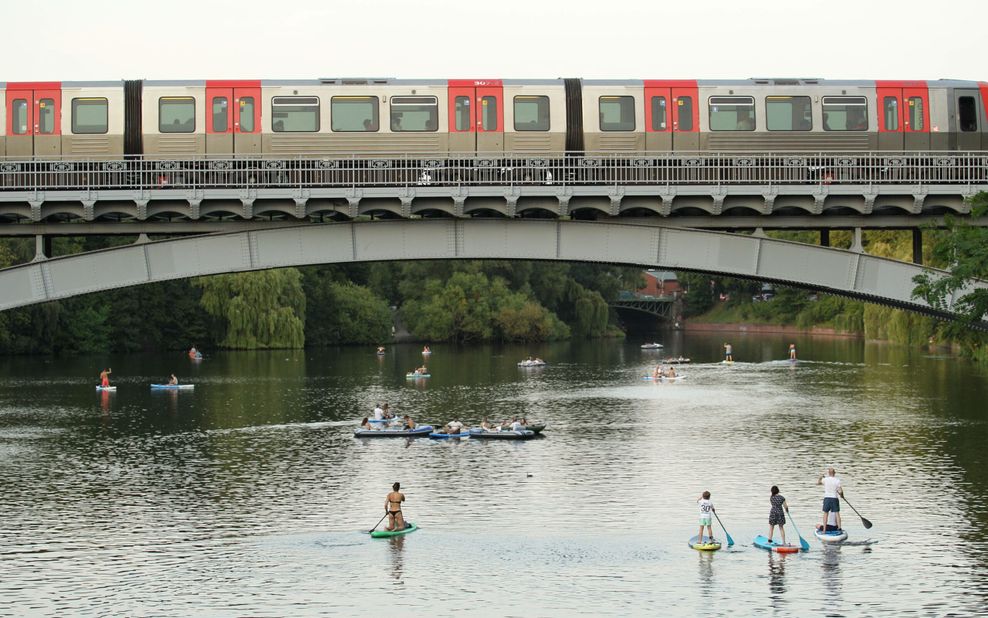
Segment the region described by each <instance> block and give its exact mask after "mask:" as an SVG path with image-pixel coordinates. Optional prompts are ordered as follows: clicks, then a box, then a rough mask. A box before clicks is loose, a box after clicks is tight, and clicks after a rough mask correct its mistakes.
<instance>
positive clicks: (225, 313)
mask: <svg viewBox="0 0 988 618" xmlns="http://www.w3.org/2000/svg"><path fill="white" fill-rule="evenodd" d="M195 285H196V286H198V287H199V288H200V289H201V290H202V298H201V300H200V302H201V303H202V307H203V308H204V309H205V310H206V312H207V313H209V315H211V316H213V317H214V318H215V319H216V320H217V323H218V324H217V325H218V326H219V327H220V329H221V330H222V332H223V333H224V335H223V337H222V339H221V340H220V345H221V346H223V347H227V348H235V349H263V348H300V347H302V346H303V345H304V343H305V329H304V321H303V320H304V316H305V293H304V292H303V290H302V275H301V274H300V273H299V271H298V270H297V269H295V268H284V269H281V270H265V271H261V272H251V273H237V274H233V275H215V276H212V277H201V278H199V279H196V281H195Z"/></svg>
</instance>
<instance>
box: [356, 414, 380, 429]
mask: <svg viewBox="0 0 988 618" xmlns="http://www.w3.org/2000/svg"><path fill="white" fill-rule="evenodd" d="M360 428H361V429H377V427H375V426H374V423H372V422H370V419H369V418H367V417H366V416H365V417H364V420H362V421H360Z"/></svg>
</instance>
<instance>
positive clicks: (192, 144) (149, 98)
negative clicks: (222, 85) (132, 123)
mask: <svg viewBox="0 0 988 618" xmlns="http://www.w3.org/2000/svg"><path fill="white" fill-rule="evenodd" d="M140 105H141V120H142V122H141V134H142V137H143V154H144V155H145V156H147V157H148V158H152V159H168V158H184V157H196V156H202V155H205V154H206V82H205V81H145V82H144V84H143V88H142V92H141V100H140Z"/></svg>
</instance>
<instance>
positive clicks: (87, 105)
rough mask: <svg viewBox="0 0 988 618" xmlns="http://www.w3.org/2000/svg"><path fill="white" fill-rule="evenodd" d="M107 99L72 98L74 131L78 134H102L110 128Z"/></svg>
mask: <svg viewBox="0 0 988 618" xmlns="http://www.w3.org/2000/svg"><path fill="white" fill-rule="evenodd" d="M107 109H108V105H107V102H106V99H101V98H85V99H72V132H73V133H75V134H77V135H86V134H89V135H92V134H102V133H106V132H107V131H108V130H109V126H108V123H107Z"/></svg>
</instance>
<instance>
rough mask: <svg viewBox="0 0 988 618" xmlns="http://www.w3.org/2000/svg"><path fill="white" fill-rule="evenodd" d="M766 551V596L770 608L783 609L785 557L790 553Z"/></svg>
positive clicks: (784, 600) (784, 598)
mask: <svg viewBox="0 0 988 618" xmlns="http://www.w3.org/2000/svg"><path fill="white" fill-rule="evenodd" d="M767 553H768V598H769V600H770V601H771V602H772V608H773V609H776V610H780V609H783V608H784V607H785V605H786V559H787V558H788V557H789V555H790V554H779V553H776V552H774V551H770V552H767Z"/></svg>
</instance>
